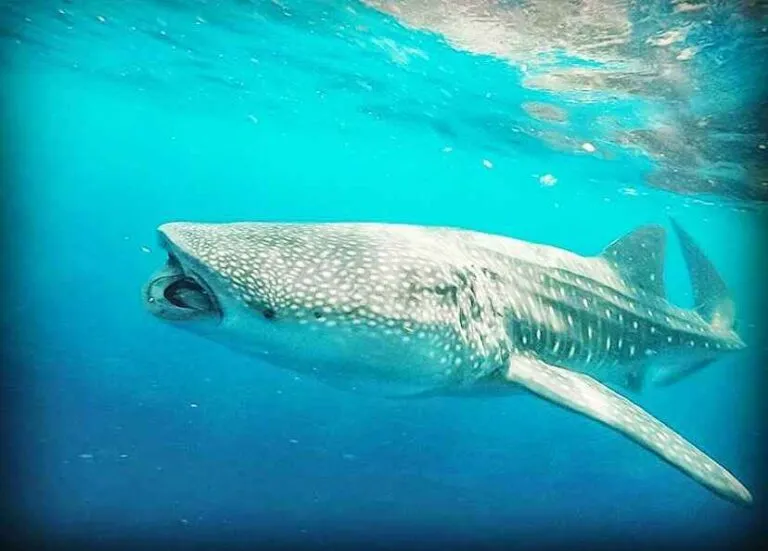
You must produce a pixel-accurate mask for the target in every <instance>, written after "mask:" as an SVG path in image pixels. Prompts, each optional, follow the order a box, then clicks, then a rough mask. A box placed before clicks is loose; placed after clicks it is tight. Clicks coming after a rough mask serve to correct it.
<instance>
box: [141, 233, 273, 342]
mask: <svg viewBox="0 0 768 551" xmlns="http://www.w3.org/2000/svg"><path fill="white" fill-rule="evenodd" d="M249 226H251V227H248V226H245V225H244V226H243V227H238V225H236V224H231V225H219V224H196V223H186V222H176V223H170V224H164V225H162V226H160V227H159V228H158V237H159V242H160V245H161V246H162V247H163V248H164V249H165V251H166V252H167V254H168V258H167V261H166V264H165V266H163V267H162V268H161V269H160V270H158V271H157V272H155V273H154V274H153V275H152V276H151V277H150V279H149V281H147V283H146V284H145V285H144V289H143V297H144V302H145V304H146V307H147V308H148V310H149V311H150V312H151V313H152V314H154V315H155V316H157V317H159V318H161V319H164V320H167V321H171V322H178V323H181V324H183V325H184V326H186V327H187V328H189V329H193V330H197V331H202V332H210V331H212V330H215V329H216V328H218V327H221V326H226V325H229V324H231V323H232V322H233V321H241V320H242V319H243V318H246V317H247V318H248V320H249V323H252V320H253V318H255V317H259V316H260V317H262V318H263V319H264V321H265V323H268V322H270V321H271V320H273V319H274V318H275V317H276V310H277V308H278V304H277V303H278V302H279V298H280V295H281V293H280V280H279V278H278V274H279V266H278V264H279V263H280V259H279V258H277V257H276V256H275V254H277V252H278V251H271V250H270V248H271V247H272V243H270V241H269V239H265V240H260V239H258V237H259V235H263V236H264V237H265V238H266V234H267V233H268V228H267V227H266V226H267V225H264V228H263V230H264V231H263V232H259V231H258V229H254V228H253V227H252V225H249ZM255 238H256V239H255ZM254 241H256V243H255V242H254ZM274 245H275V246H277V245H278V243H275V244H274ZM255 314H256V315H255Z"/></svg>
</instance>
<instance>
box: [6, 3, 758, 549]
mask: <svg viewBox="0 0 768 551" xmlns="http://www.w3.org/2000/svg"><path fill="white" fill-rule="evenodd" d="M372 4H375V5H377V6H378V7H382V6H381V4H402V5H404V6H405V8H407V4H408V3H407V2H399V3H398V2H390V3H387V2H381V3H379V2H372ZM514 4H515V3H495V4H494V5H496V6H497V7H498V6H502V8H504V9H509V10H512V9H515V5H514ZM619 4H620V5H625V4H624V3H619ZM739 5H740V4H739ZM739 5H737V4H735V3H734V4H733V5H729V4H728V3H725V4H723V3H720V4H719V7H718V11H712V12H711V13H709V12H706V10H709V9H710V8H706V10H705V11H701V10H698V11H694V12H691V14H690V15H689V14H688V12H685V13H683V14H677V15H675V16H671V15H669V13H670V11H671V10H672V7H670V6H674V5H673V4H670V5H667V4H664V3H653V4H647V6H650V8H647V7H646V8H642V9H641V8H638V6H637V5H634V4H629V5H628V6H629V8H628V9H627V14H626V17H627V18H629V20H630V21H633V22H634V27H633V31H632V33H631V34H630V38H629V39H628V44H629V46H627V47H626V49H624V50H622V51H620V52H618V53H616V52H613V51H612V52H609V54H606V56H607V57H603V58H601V59H597V60H595V59H590V58H588V56H585V55H584V53H583V51H582V50H583V48H582V49H581V50H579V48H576V47H575V46H574V48H575V49H576V50H578V52H577V53H570V54H569V53H568V52H567V51H565V48H564V47H563V46H562V45H559V46H558V48H559V50H557V51H554V52H550V53H549V54H548V55H547V56H543V57H537V56H536V55H534V53H533V52H531V51H526V49H525V48H523V53H522V54H521V53H520V52H516V53H515V54H514V55H512V54H509V53H508V52H507V53H504V54H501V53H498V52H495V53H494V52H491V53H488V52H484V51H473V49H472V47H471V44H468V43H467V41H466V39H457V38H456V37H455V36H452V35H451V34H450V31H449V30H446V28H447V27H445V26H443V27H440V25H436V26H435V28H434V29H431V30H430V29H429V28H424V25H421V24H420V23H419V21H416V20H415V19H414V18H413V17H412V18H410V19H409V17H408V12H407V10H405V9H401V13H400V14H396V15H395V16H393V15H392V12H391V10H390V11H387V10H385V11H377V10H376V9H374V8H373V7H368V6H366V5H364V4H361V3H357V2H341V1H335V2H310V1H307V0H303V1H298V0H297V1H287V0H283V1H281V2H279V3H278V2H268V1H265V2H256V1H254V2H234V1H233V2H225V1H223V0H222V1H219V2H213V1H211V2H202V1H197V2H196V1H189V2H181V1H168V0H165V1H163V2H160V1H158V0H155V1H149V0H143V1H141V2H132V3H130V4H129V3H121V2H117V1H115V2H109V1H96V0H93V1H90V2H87V1H82V2H76V1H71V2H54V1H50V2H45V1H42V0H40V1H37V2H22V1H18V2H8V1H6V2H2V3H0V6H2V9H3V18H2V25H3V36H2V68H3V94H4V96H3V102H4V106H3V114H4V121H3V132H4V135H3V146H4V151H3V155H4V157H5V159H6V162H5V163H4V165H5V166H6V172H7V174H6V180H7V181H6V184H5V185H6V187H5V188H4V190H3V191H4V205H5V208H6V211H5V212H4V222H5V228H4V229H5V231H6V234H7V235H6V240H5V244H4V246H5V248H6V251H5V252H6V255H5V256H6V260H7V263H6V265H5V266H4V268H5V270H6V277H7V278H8V281H9V285H8V286H7V287H8V289H9V292H8V293H7V296H6V297H4V308H3V310H4V311H3V337H4V357H3V367H4V371H5V375H6V377H5V380H6V384H5V387H6V391H7V395H8V399H7V400H6V401H5V404H6V405H7V406H6V413H9V412H10V410H11V409H13V410H14V411H13V413H14V414H13V415H12V416H9V417H7V418H8V419H11V420H12V422H10V423H9V425H10V426H9V429H10V430H9V431H8V434H9V436H8V446H7V450H8V451H7V452H6V454H7V456H8V458H7V460H8V461H9V463H10V465H11V467H12V472H13V484H12V486H8V487H9V488H11V487H12V488H13V493H12V494H10V495H11V496H12V498H11V499H9V500H8V501H9V504H10V508H11V509H12V510H13V513H14V517H13V518H14V519H15V526H14V529H16V530H28V531H32V532H34V533H35V534H36V535H38V536H42V535H45V536H46V537H48V538H50V539H51V540H52V541H53V540H58V539H62V538H70V539H73V540H78V541H85V542H93V541H102V542H104V541H106V542H118V541H138V540H141V541H150V540H156V539H170V540H176V539H178V540H182V541H190V542H191V541H217V542H223V543H227V542H243V541H247V542H255V543H259V542H299V543H307V544H316V543H327V542H332V541H336V540H345V541H367V542H369V544H371V545H372V544H374V543H378V544H384V543H394V544H399V543H402V544H403V545H404V544H405V543H406V542H410V543H412V542H432V543H435V542H448V543H450V542H453V543H456V542H475V543H477V542H498V541H507V540H508V541H510V542H516V543H517V544H518V545H520V546H532V547H538V546H542V545H550V544H563V545H564V544H566V543H570V544H573V543H574V542H582V541H592V542H593V543H594V542H597V543H604V544H606V545H608V543H607V542H616V545H617V546H619V545H630V544H631V543H632V542H640V541H643V542H645V541H651V542H661V543H664V544H676V543H680V542H695V543H698V544H703V543H712V542H721V541H724V542H728V541H735V540H736V539H738V538H740V537H742V536H743V535H744V534H746V533H747V532H749V531H751V530H752V529H753V528H754V525H755V522H756V520H757V518H758V516H759V515H760V512H761V511H762V510H763V508H762V504H763V503H764V502H765V500H766V494H765V493H763V492H761V490H762V489H763V486H762V483H761V468H762V465H763V464H764V461H765V455H764V453H763V451H762V448H763V446H762V443H763V441H764V432H763V429H762V418H761V415H760V412H759V407H758V406H759V398H760V387H761V384H762V378H761V377H762V373H761V370H762V365H761V362H760V355H761V354H763V353H764V352H765V351H766V346H765V344H764V342H765V341H764V340H763V339H761V336H762V335H763V334H765V312H766V309H767V308H768V300H766V292H765V289H764V281H763V280H764V277H763V270H762V269H761V267H762V266H764V265H765V262H764V260H765V250H766V247H765V243H764V240H763V237H762V231H763V228H764V223H765V221H766V216H765V209H764V204H765V200H766V198H767V197H768V195H767V193H768V191H767V190H768V186H767V185H766V183H765V182H766V179H768V176H766V168H765V166H766V156H767V155H768V153H767V152H766V149H765V147H762V148H761V147H760V146H761V145H763V146H765V145H766V144H768V137H766V134H765V128H761V127H760V126H759V121H756V118H757V117H758V114H757V113H758V108H759V105H760V101H761V97H762V94H763V92H764V88H763V87H764V81H762V80H761V78H760V75H761V73H760V71H759V70H758V69H760V70H762V67H758V65H759V63H758V62H757V61H756V60H757V59H758V57H756V56H757V54H758V53H760V52H763V51H764V50H765V44H766V34H765V25H768V22H766V20H765V18H764V16H763V14H760V13H755V12H753V11H750V12H749V13H746V12H745V13H742V12H741V11H739V10H740V8H739V7H738V6H739ZM505 6H506V7H505ZM385 7H386V6H385ZM641 7H642V6H641ZM494 9H496V8H494ZM499 9H500V8H499ZM606 9H608V8H606ZM646 9H651V10H656V11H654V12H652V16H648V15H647V13H646V12H644V11H643V10H646ZM433 13H437V11H434V12H433ZM707 14H709V15H707ZM466 17H467V18H468V19H467V24H466V28H471V23H472V21H473V19H472V16H471V15H466ZM674 17H679V18H682V17H691V18H692V19H690V20H687V19H686V20H685V21H684V23H686V24H688V26H689V27H690V29H689V33H688V35H687V38H686V39H685V40H688V41H691V44H692V45H693V46H695V47H697V48H698V50H697V55H695V56H694V57H693V58H692V59H690V60H689V61H687V62H686V61H674V60H675V59H676V58H675V55H677V54H675V55H671V59H672V60H673V61H671V62H670V61H669V60H668V59H661V58H660V57H659V54H658V53H656V52H657V50H658V47H652V46H650V45H648V43H647V41H646V40H645V39H646V38H647V36H651V37H658V36H662V35H663V33H664V32H669V29H668V28H667V29H665V28H661V29H660V28H659V25H661V24H667V25H669V26H670V28H672V27H674V26H675V25H677V24H678V23H680V22H679V21H677V20H675V19H674ZM707 17H709V18H710V19H709V21H710V23H706V21H707V19H706V18H707ZM697 18H698V19H697ZM416 19H418V18H416ZM479 19H480V20H482V21H484V19H483V18H482V17H481V18H479ZM680 25H682V23H681V24H680ZM680 25H678V26H680ZM461 28H465V27H461ZM675 28H676V27H675ZM513 29H517V30H519V28H518V27H513ZM642 33H646V34H642ZM545 34H546V33H545ZM480 35H481V36H482V35H483V33H480ZM646 35H647V36H646ZM537 36H539V35H537ZM547 36H551V35H550V34H547ZM518 38H520V37H518ZM539 38H540V36H539ZM522 39H530V40H532V39H531V38H530V36H528V35H525V34H524V35H523V36H522ZM470 42H471V41H470ZM540 46H541V42H540V41H538V42H536V47H540ZM689 46H690V45H689V44H687V43H685V44H677V47H678V50H676V51H678V52H679V51H682V50H683V49H684V48H685V47H689ZM693 46H691V47H693ZM654 48H656V49H654ZM533 49H534V44H533V43H531V48H530V50H533ZM630 53H631V55H632V56H633V57H632V63H628V62H626V59H627V56H629V55H630ZM523 54H526V55H528V56H529V57H525V56H523ZM673 54H674V52H673ZM521 56H522V57H521ZM621 56H624V58H621ZM654 56H655V57H654ZM524 57H525V58H524ZM747 59H752V60H755V61H753V62H751V63H747V62H746V61H745V60H747ZM622 60H623V61H622ZM638 60H639V61H638ZM644 60H645V61H644ZM643 62H645V64H644V65H642V68H643V71H650V74H651V75H652V76H650V77H649V76H647V73H642V71H640V73H642V75H645V76H642V78H640V77H638V76H637V74H638V72H637V71H636V66H637V64H638V63H641V64H642V63H643ZM622 63H623V65H622ZM595 66H597V67H601V68H608V70H610V71H618V72H619V73H621V75H620V76H619V77H615V81H614V80H610V79H608V78H603V80H602V81H601V82H602V84H601V85H600V86H595V85H594V82H593V81H592V84H590V85H589V86H586V85H584V81H583V79H582V80H579V83H581V84H578V85H577V84H576V83H574V81H572V80H566V81H565V82H566V84H565V85H564V84H562V83H561V84H559V85H557V86H549V87H546V86H544V87H542V86H541V85H540V84H538V85H534V84H532V83H531V79H532V78H534V77H537V78H540V75H542V74H543V75H547V74H552V73H554V72H557V71H560V72H562V71H564V70H566V69H569V68H573V67H580V68H586V69H584V70H586V71H588V70H589V68H590V67H595ZM627 67H632V71H634V72H632V71H629V69H627ZM670 67H673V68H676V70H677V71H681V72H682V73H683V75H684V78H683V77H680V76H679V75H678V74H677V73H675V75H677V76H675V79H674V83H675V84H674V86H672V85H669V83H668V82H667V81H664V82H662V81H663V80H664V78H666V77H663V76H659V75H660V74H663V75H668V74H669V72H670V71H669V70H668V69H669V68H670ZM662 69H664V70H666V72H664V70H662ZM654 71H655V72H654ZM630 73H631V74H630ZM628 74H629V76H627V75H628ZM633 75H634V76H633ZM534 80H535V79H534ZM683 81H684V84H681V82H683ZM665 82H666V84H665ZM664 86H667V88H665V87H664ZM669 89H671V90H672V91H669ZM661 91H663V93H662V92H661ZM535 103H538V104H546V105H547V106H549V109H550V110H549V111H547V113H549V115H547V116H543V115H541V112H542V111H541V109H539V110H538V111H536V108H535V107H531V105H532V104H535ZM532 112H535V113H539V114H538V116H532V115H531V113H532ZM552 113H554V115H553V114H552ZM702 120H704V121H707V122H706V123H702V124H697V122H698V123H700V122H701V121H702ZM659 121H661V122H659ZM660 127H661V128H662V129H661V130H659V128H660ZM617 128H618V129H619V130H616V129H617ZM670 136H672V137H670ZM584 144H590V145H591V146H592V147H591V148H590V147H588V146H587V147H585V146H584ZM659 153H661V155H659ZM681 174H682V175H683V176H680V175H681ZM676 178H677V179H676ZM681 181H682V182H684V183H685V185H681V184H679V182H681ZM669 216H673V217H674V218H675V219H676V220H677V221H679V222H680V223H681V225H683V226H684V227H685V228H686V229H687V230H688V231H689V232H690V233H691V234H692V235H694V236H695V237H696V239H697V241H698V242H699V243H700V244H701V246H702V247H703V248H704V250H705V251H706V252H707V254H708V255H709V257H710V258H711V259H712V261H713V262H714V263H715V265H716V266H717V267H718V270H719V271H720V273H721V275H722V276H723V278H724V279H725V280H726V281H727V283H728V285H729V287H730V288H731V290H732V293H733V296H734V299H735V301H736V304H737V306H738V317H739V327H740V331H741V334H742V336H743V338H744V340H745V341H746V342H747V343H748V345H749V348H748V349H747V350H746V351H745V352H743V353H739V354H737V355H733V356H729V357H727V358H724V359H723V360H722V361H718V362H717V363H716V364H714V365H712V366H711V367H709V368H708V369H706V370H704V371H702V372H700V373H698V374H696V375H695V376H692V377H690V378H689V379H686V380H684V381H682V382H680V383H679V384H677V385H675V386H672V387H669V388H664V389H650V390H648V391H647V392H644V393H643V394H642V395H640V396H638V397H637V398H636V399H637V401H638V403H640V404H641V405H642V406H643V407H645V408H647V409H648V410H649V411H650V412H652V413H653V414H654V415H657V416H658V417H659V418H661V419H662V420H664V421H665V422H667V423H668V424H669V425H671V426H672V427H674V428H675V429H676V430H678V431H680V432H681V433H682V434H683V435H684V436H685V437H686V438H688V439H689V440H691V441H692V442H693V443H694V444H696V445H698V446H700V447H701V448H702V449H704V450H705V451H706V452H708V453H709V454H711V455H712V457H714V458H715V459H716V460H717V461H719V462H721V463H722V464H723V465H724V466H726V468H728V469H729V470H730V471H732V472H733V473H735V474H736V475H737V476H738V477H739V478H740V479H741V480H742V481H743V482H744V483H745V484H746V485H747V486H748V487H749V488H750V489H751V490H752V491H753V493H754V494H755V501H756V506H755V507H754V508H753V509H752V510H747V509H743V508H739V507H736V506H734V505H732V504H730V503H727V502H725V501H722V500H720V499H718V498H717V497H716V496H714V495H712V494H710V493H709V492H707V491H706V490H704V489H702V488H701V487H700V486H698V485H697V484H696V483H694V482H692V481H691V480H689V479H688V478H686V477H685V476H683V475H681V474H680V473H679V472H678V471H676V470H675V469H673V468H671V467H670V466H668V465H667V464H665V463H663V462H661V461H660V460H658V459H657V458H656V457H654V456H653V455H652V454H650V453H648V452H647V451H645V450H643V449H641V448H640V447H638V446H636V445H634V444H632V443H631V442H629V441H628V440H626V439H624V438H622V437H621V436H619V435H617V434H615V433H613V432H611V431H609V430H607V429H605V428H603V427H601V426H599V425H597V424H595V423H593V422H591V421H589V420H587V419H584V418H581V417H578V416H576V415H573V414H571V413H568V412H566V411H564V410H561V409H558V408H555V407H553V406H551V405H549V404H547V403H545V402H544V401H542V400H538V399H535V398H533V397H529V396H514V397H510V398H503V399H487V400H479V399H478V400H458V399H432V400H424V401H396V400H386V399H380V398H372V397H365V396H358V395H354V394H347V393H344V392H341V391H337V390H334V389H331V388H328V387H325V386H323V385H321V384H320V383H317V382H315V381H313V380H309V379H303V378H301V379H300V378H297V377H296V376H294V375H293V374H291V373H289V372H286V371H280V370H278V369H276V368H273V367H270V366H268V365H265V364H262V363H259V362H258V361H254V360H253V359H250V358H247V357H243V356H240V355H237V354H235V353H234V352H231V351H229V350H227V349H225V348H222V347H219V346H217V345H215V344H211V343H209V342H207V341H203V340H201V339H198V338H197V337H195V336H193V335H192V334H188V333H186V332H183V331H179V330H178V329H176V328H174V327H171V326H169V325H166V324H162V323H160V322H158V321H157V320H156V319H153V318H152V317H151V316H149V315H148V314H147V312H146V311H145V310H144V308H143V305H142V303H141V296H140V288H141V285H142V284H143V282H144V281H145V279H146V278H147V277H148V275H149V274H150V273H151V272H152V271H153V270H154V269H155V268H156V267H157V266H159V265H160V263H161V262H162V261H163V254H162V253H161V252H160V251H159V250H157V247H156V243H155V235H154V230H155V228H156V226H157V225H158V224H161V223H163V222H167V221H174V220H194V221H235V220H278V221H308V220H312V221H338V220H350V221H361V220H369V221H370V220H375V221H387V222H409V223H418V224H439V225H451V226H462V227H467V228H472V229H476V230H481V231H488V232H494V233H500V234H506V235H510V236H514V237H517V238H522V239H528V240H532V241H536V242H542V243H549V244H552V245H556V246H559V247H563V248H567V249H571V250H574V251H576V252H579V253H581V254H585V255H588V254H597V253H598V252H599V251H600V250H601V249H602V248H603V247H604V246H605V245H607V244H608V243H610V242H611V241H613V240H614V239H616V238H617V237H619V236H621V235H623V234H624V233H626V232H628V231H630V230H632V229H634V228H636V227H637V226H640V225H643V224H649V223H661V224H665V225H667V227H669V226H668V217H669ZM667 285H668V290H669V294H670V297H671V299H672V300H673V301H674V302H676V303H678V304H682V305H690V302H691V293H690V288H689V284H688V281H687V274H686V271H685V267H684V265H683V262H682V258H681V255H680V252H679V249H678V246H677V244H676V243H675V242H674V240H672V237H671V236H670V245H669V249H668V269H667ZM611 545H613V544H611Z"/></svg>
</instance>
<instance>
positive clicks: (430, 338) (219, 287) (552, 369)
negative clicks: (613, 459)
mask: <svg viewBox="0 0 768 551" xmlns="http://www.w3.org/2000/svg"><path fill="white" fill-rule="evenodd" d="M673 227H674V229H675V231H676V233H677V235H678V237H679V239H680V242H681V244H682V247H683V253H684V257H685V259H686V262H687V264H688V268H689V272H690V275H691V278H692V283H693V288H694V295H695V298H696V306H695V307H694V308H693V309H683V308H679V307H677V306H674V305H672V304H670V303H669V302H668V301H667V299H666V298H665V291H664V283H663V281H664V274H663V268H664V248H665V240H666V237H665V231H664V229H663V227H661V226H644V227H641V228H639V229H637V230H635V231H634V232H631V233H629V234H627V235H625V236H624V237H622V238H620V239H618V240H616V241H614V242H613V243H611V244H610V245H609V246H607V247H606V248H605V249H604V250H603V251H602V253H601V254H599V255H597V256H593V257H584V256H580V255H577V254H575V253H572V252H569V251H567V250H563V249H559V248H556V247H552V246H548V245H542V244H535V243H529V242H525V241H520V240H516V239H512V238H509V237H503V236H498V235H490V234H484V233H479V232H475V231H470V230H462V229H456V228H445V227H428V226H411V225H397V224H376V223H324V224H294V223H261V222H254V223H228V224H207V223H191V222H175V223H168V224H164V225H162V226H160V227H159V229H158V235H159V241H160V244H161V245H162V246H163V247H164V249H165V250H166V251H167V253H168V261H167V263H166V265H165V266H164V267H163V268H161V269H160V270H159V271H158V272H157V273H155V274H154V275H153V276H152V277H151V278H150V279H149V280H148V282H147V283H146V284H145V286H144V289H143V298H144V301H145V304H146V306H147V308H148V310H149V311H150V312H151V313H152V314H154V315H155V316H157V317H158V318H161V319H164V320H166V321H169V322H171V323H174V324H177V325H179V326H180V327H184V328H186V329H189V330H191V331H194V332H196V333H198V334H200V335H202V336H204V337H207V338H210V339H213V340H216V341H219V342H221V343H223V344H225V345H227V346H229V347H231V348H234V349H237V350H240V351H242V352H245V353H248V354H252V355H254V356H257V357H260V358H261V359H262V360H264V361H266V362H267V363H270V364H272V365H275V366H278V367H283V368H287V369H291V370H294V371H296V372H300V373H304V374H308V375H312V376H314V377H317V378H318V379H320V380H322V381H324V382H326V383H328V384H330V385H333V386H335V387H338V388H344V389H347V390H351V391H356V392H367V393H375V394H379V395H383V396H390V397H403V398H405V397H407V398H422V397H427V396H466V397H469V396H489V395H507V394H510V393H512V392H515V391H519V390H520V389H525V390H526V391H529V392H531V393H533V394H534V395H537V396H539V397H542V398H544V399H545V400H548V401H550V402H552V403H555V404H557V405H559V406H561V407H564V408H566V409H569V410H571V411H573V412H576V413H580V414H582V415H585V416H587V417H589V418H592V419H594V420H596V421H598V422H600V423H602V424H604V425H605V426H608V427H610V428H612V429H614V430H616V431H618V432H619V433H621V434H624V435H625V436H627V437H629V438H630V439H632V440H634V441H635V442H637V443H639V444H640V445H642V446H644V447H645V448H647V449H648V450H650V451H652V452H654V453H656V454H657V455H658V456H659V457H661V458H662V459H664V460H665V461H667V462H668V463H670V464H672V465H673V466H675V467H677V468H678V469H680V470H681V471H682V472H684V473H685V474H687V475H688V476H690V477H691V478H693V479H694V480H696V481H698V482H699V483H700V484H702V485H703V486H705V487H707V488H708V489H710V490H712V491H713V492H715V493H716V494H717V495H719V496H721V497H723V498H726V499H729V500H731V501H734V502H736V503H740V504H749V503H751V501H752V496H751V495H750V493H749V491H748V490H747V489H746V488H745V487H744V486H743V485H742V484H741V483H740V482H739V481H738V480H737V479H736V478H735V477H734V476H733V475H732V474H731V473H729V472H728V471H726V470H725V469H724V468H723V467H722V466H720V465H719V464H718V463H716V462H715V461H714V460H712V459H711V458H709V457H708V456H707V455H705V454H704V453H703V452H702V451H700V450H699V449H697V448H696V447H694V446H693V445H692V444H691V443H689V442H687V441H686V440H685V439H683V438H682V437H681V436H680V435H678V434H677V433H675V432H674V431H673V430H672V429H670V428H669V427H667V426H665V425H664V424H663V423H662V422H660V421H659V420H657V419H655V418H654V417H653V416H651V415H650V414H649V413H647V412H645V411H644V410H643V409H641V408H640V407H639V406H637V405H636V404H634V403H632V402H631V401H630V400H628V399H627V398H626V397H624V396H622V395H621V394H619V392H618V391H620V390H623V391H629V392H633V391H639V390H640V389H642V388H643V387H644V386H647V385H648V384H670V383H672V382H675V381H677V380H679V379H681V378H684V377H687V376H689V375H690V374H691V373H693V372H695V371H696V370H698V369H701V368H702V367H704V366H706V365H708V364H710V363H711V362H713V361H715V360H716V359H717V358H719V357H720V356H721V355H722V354H725V353H728V352H733V351H736V350H740V349H742V348H744V346H745V345H744V342H743V341H742V340H741V339H740V338H739V336H738V335H737V334H736V332H735V331H734V330H733V323H734V307H733V302H732V300H731V299H730V296H729V295H728V292H727V289H726V287H725V284H724V283H723V282H722V280H721V279H720V277H719V275H718V274H717V272H716V270H715V268H714V266H712V264H711V263H710V262H709V260H708V259H707V258H706V256H705V255H704V254H703V252H702V251H701V250H700V249H699V248H698V247H697V245H696V244H695V243H694V241H693V240H692V238H691V237H690V236H689V235H688V234H687V233H686V232H685V231H684V230H683V229H682V228H680V227H679V226H678V225H677V224H675V223H674V222H673Z"/></svg>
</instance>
